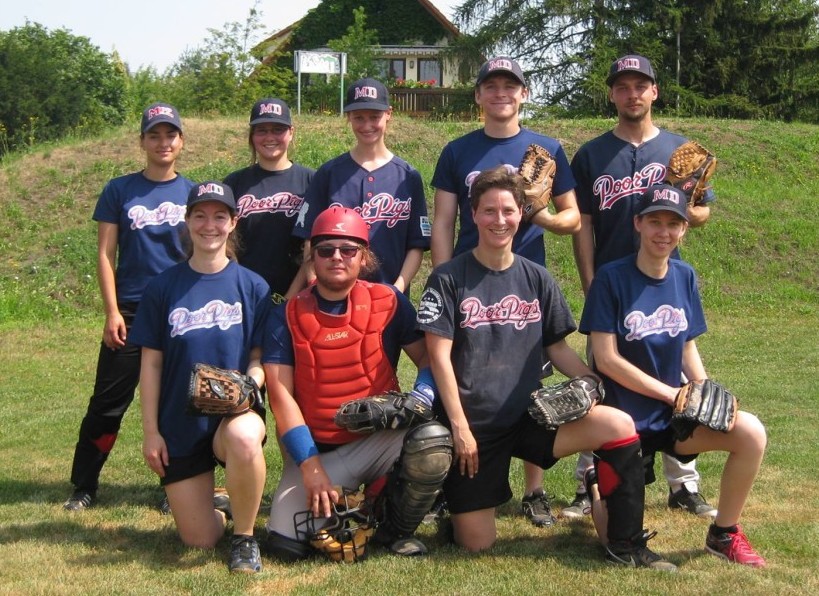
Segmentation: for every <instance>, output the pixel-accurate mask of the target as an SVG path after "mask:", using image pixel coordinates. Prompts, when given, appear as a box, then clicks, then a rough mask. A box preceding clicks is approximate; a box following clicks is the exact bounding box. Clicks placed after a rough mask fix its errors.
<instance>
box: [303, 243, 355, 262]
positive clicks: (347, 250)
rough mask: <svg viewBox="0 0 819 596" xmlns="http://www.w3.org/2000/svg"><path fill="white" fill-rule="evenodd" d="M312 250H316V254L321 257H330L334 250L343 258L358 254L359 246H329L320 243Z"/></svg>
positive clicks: (334, 252)
mask: <svg viewBox="0 0 819 596" xmlns="http://www.w3.org/2000/svg"><path fill="white" fill-rule="evenodd" d="M313 250H315V251H316V254H317V255H318V256H320V257H321V258H322V259H329V258H332V257H333V255H335V254H336V251H338V252H339V253H341V256H342V257H344V258H345V259H352V258H353V257H354V256H356V255H357V254H358V251H359V250H361V247H360V246H329V245H326V244H325V245H322V246H316V247H315V248H314V249H313Z"/></svg>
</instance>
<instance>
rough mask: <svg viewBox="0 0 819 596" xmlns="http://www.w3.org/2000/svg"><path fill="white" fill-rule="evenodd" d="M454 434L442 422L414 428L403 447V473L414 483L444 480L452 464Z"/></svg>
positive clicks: (406, 436) (407, 435)
mask: <svg viewBox="0 0 819 596" xmlns="http://www.w3.org/2000/svg"><path fill="white" fill-rule="evenodd" d="M452 449H453V446H452V434H451V433H450V432H449V429H448V428H447V427H445V426H444V425H443V424H441V423H440V422H435V421H433V422H426V423H424V424H422V425H420V426H416V427H414V428H411V429H410V430H409V432H407V434H406V435H405V436H404V445H403V447H402V449H401V460H400V461H401V466H400V467H401V475H402V476H403V477H404V478H406V479H407V480H409V481H411V482H421V483H424V484H437V483H442V482H443V481H444V479H445V478H446V475H447V473H448V472H449V468H450V466H451V465H452Z"/></svg>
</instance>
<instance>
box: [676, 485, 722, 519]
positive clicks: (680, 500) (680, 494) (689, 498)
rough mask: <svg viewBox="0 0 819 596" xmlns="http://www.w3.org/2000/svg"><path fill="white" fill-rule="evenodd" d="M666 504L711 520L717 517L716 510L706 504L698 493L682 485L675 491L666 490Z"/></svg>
mask: <svg viewBox="0 0 819 596" xmlns="http://www.w3.org/2000/svg"><path fill="white" fill-rule="evenodd" d="M668 506H669V507H671V508H672V509H684V510H685V511H687V512H688V513H691V514H693V515H696V516H697V517H702V518H705V519H710V520H713V519H715V518H716V517H717V510H716V509H715V508H714V507H712V506H711V505H709V504H708V502H707V501H706V500H705V497H703V496H702V495H701V494H700V493H692V492H689V491H688V489H687V488H685V487H684V486H683V487H681V488H680V490H678V491H677V492H675V493H672V492H671V489H669V491H668Z"/></svg>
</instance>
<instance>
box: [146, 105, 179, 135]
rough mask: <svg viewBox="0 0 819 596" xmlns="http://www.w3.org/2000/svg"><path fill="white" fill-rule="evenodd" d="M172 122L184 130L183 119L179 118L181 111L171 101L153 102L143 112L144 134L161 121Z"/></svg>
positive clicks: (172, 124) (171, 123)
mask: <svg viewBox="0 0 819 596" xmlns="http://www.w3.org/2000/svg"><path fill="white" fill-rule="evenodd" d="M163 122H164V123H166V124H170V125H171V126H175V127H176V128H178V129H179V132H182V121H181V120H180V119H179V112H178V111H177V110H176V108H175V107H173V106H172V105H171V104H169V103H162V102H157V103H152V104H151V105H149V106H148V107H147V108H145V110H144V111H143V112H142V132H143V134H144V133H146V132H148V131H149V130H151V129H152V128H153V127H154V126H156V125H157V124H161V123H163Z"/></svg>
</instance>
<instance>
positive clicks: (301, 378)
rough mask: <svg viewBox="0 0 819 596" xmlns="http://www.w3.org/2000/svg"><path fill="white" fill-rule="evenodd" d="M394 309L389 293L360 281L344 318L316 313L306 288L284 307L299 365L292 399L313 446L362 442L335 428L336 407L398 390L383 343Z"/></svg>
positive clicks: (393, 370) (382, 286)
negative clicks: (306, 427) (304, 423)
mask: <svg viewBox="0 0 819 596" xmlns="http://www.w3.org/2000/svg"><path fill="white" fill-rule="evenodd" d="M397 306H398V299H397V298H396V297H395V293H394V292H393V290H392V289H390V288H389V287H387V286H384V285H382V284H371V283H368V282H363V281H357V282H356V284H355V286H353V289H352V291H351V292H350V296H349V298H348V301H347V312H346V313H344V314H343V315H331V314H327V313H324V312H321V311H319V309H318V306H317V301H316V297H315V295H314V294H313V292H312V290H311V289H310V288H308V289H306V290H303V291H302V292H300V293H299V294H297V295H296V296H295V297H294V298H293V299H292V300H290V301H289V302H288V303H287V307H286V312H287V324H288V327H289V328H290V334H291V336H292V338H293V350H294V353H295V357H296V363H297V364H296V367H295V369H294V371H293V374H294V385H295V387H294V388H295V398H296V401H297V402H298V404H299V407H300V408H301V411H302V414H303V415H304V419H305V422H306V423H307V426H308V427H309V428H310V432H311V434H312V435H313V438H314V439H315V440H316V441H317V442H319V443H328V444H333V445H339V444H344V443H349V442H351V441H354V440H356V439H360V438H361V435H356V434H353V433H350V432H348V431H346V430H342V429H340V428H338V427H337V426H336V425H335V424H334V423H333V416H335V413H336V410H338V408H339V406H341V404H343V403H344V402H346V401H349V400H351V399H355V398H357V397H365V396H368V395H375V394H378V393H383V392H385V391H388V390H398V378H397V377H396V375H395V369H394V368H393V366H392V364H390V361H389V359H388V358H387V355H386V354H385V353H384V346H383V343H382V340H381V335H382V333H383V332H384V329H385V328H386V327H387V324H388V323H389V322H390V321H391V320H392V317H393V315H394V313H395V310H396V308H397Z"/></svg>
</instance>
